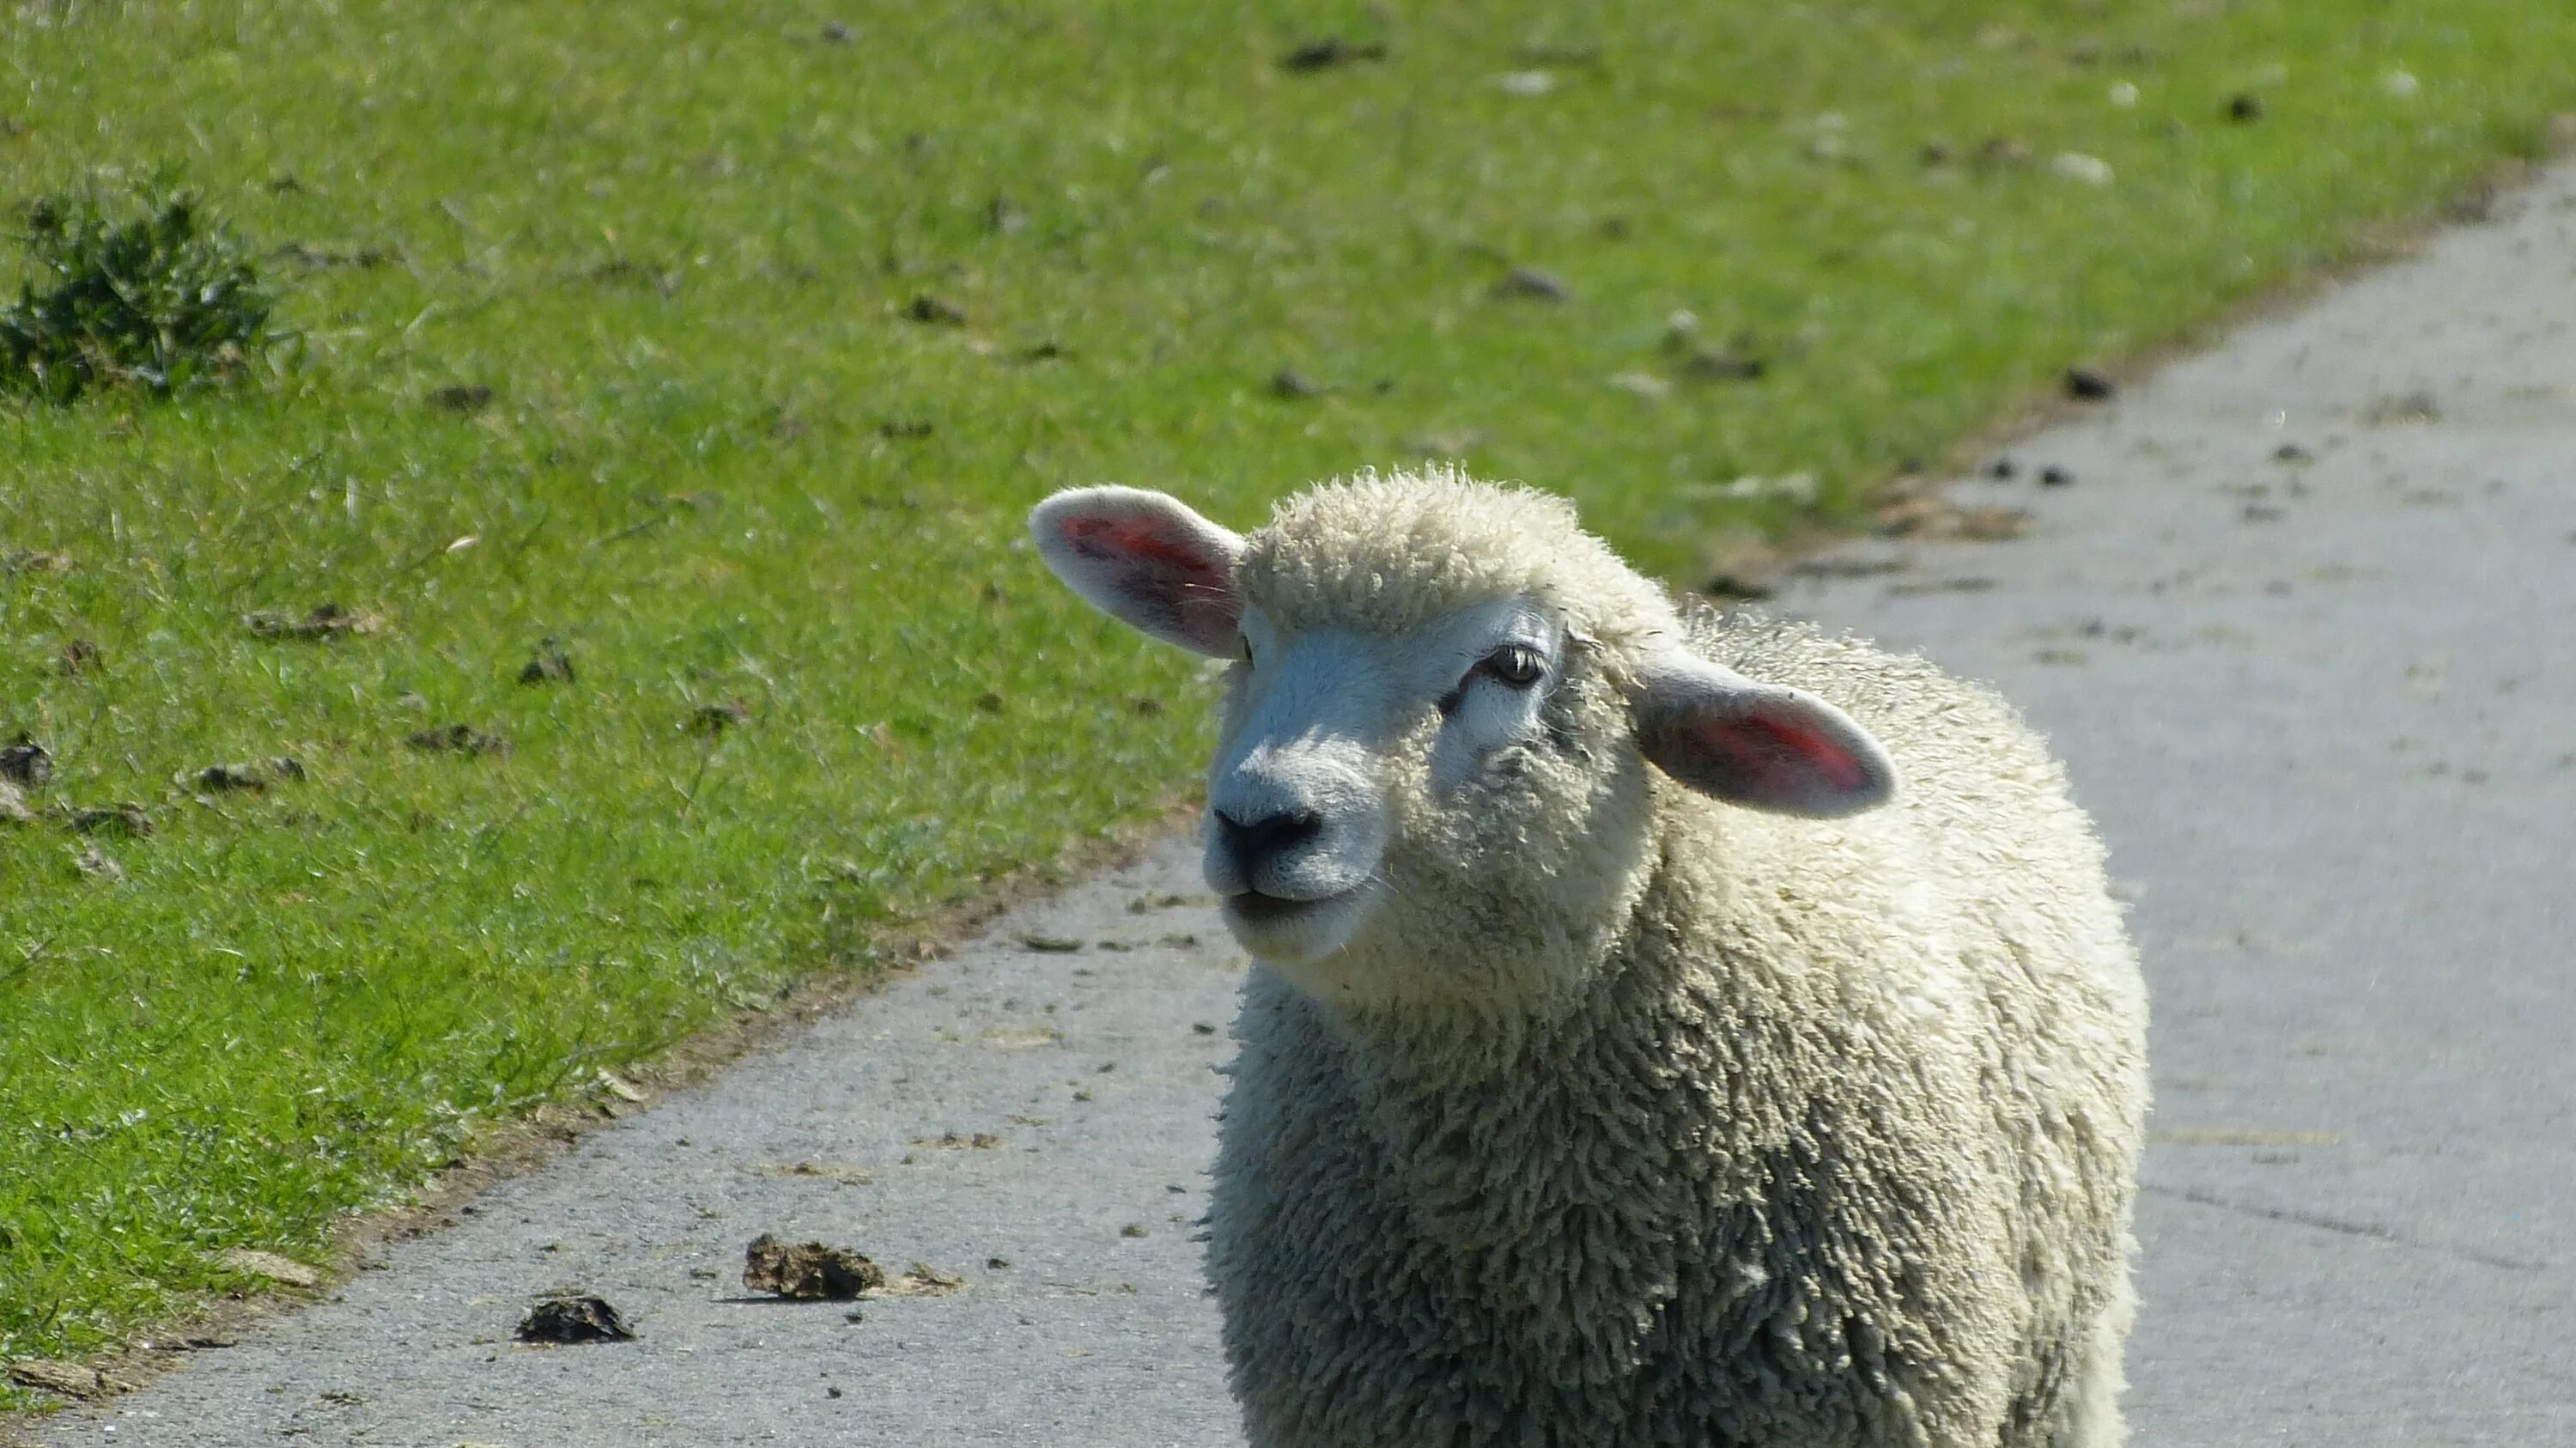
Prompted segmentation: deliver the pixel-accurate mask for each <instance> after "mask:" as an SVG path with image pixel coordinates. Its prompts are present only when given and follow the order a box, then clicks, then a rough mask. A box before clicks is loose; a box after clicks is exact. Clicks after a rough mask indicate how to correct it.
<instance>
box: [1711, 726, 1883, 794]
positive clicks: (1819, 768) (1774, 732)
mask: <svg viewBox="0 0 2576 1448" xmlns="http://www.w3.org/2000/svg"><path fill="white" fill-rule="evenodd" d="M1699 735H1700V740H1701V742H1702V743H1703V744H1705V745H1707V746H1708V748H1710V749H1711V750H1713V751H1715V752H1717V753H1719V754H1722V755H1724V756H1726V758H1727V761H1728V763H1729V765H1730V766H1731V767H1732V768H1733V769H1735V770H1737V771H1739V772H1741V773H1742V774H1743V775H1744V776H1745V777H1746V778H1748V779H1758V780H1765V781H1771V782H1775V783H1776V782H1787V781H1788V780H1790V779H1792V778H1802V777H1805V776H1808V775H1810V774H1822V775H1823V776H1824V777H1825V778H1826V780H1828V781H1829V782H1830V783H1831V784H1832V785H1833V787H1834V788H1835V789H1837V790H1852V789H1859V788H1860V787H1861V786H1863V785H1865V784H1867V783H1868V782H1869V770H1868V769H1867V767H1865V766H1864V765H1863V764H1862V763H1861V762H1860V761H1859V760H1857V759H1854V758H1853V757H1852V756H1851V754H1850V752H1849V751H1848V750H1846V749H1844V748H1843V747H1842V745H1841V744H1839V743H1837V742H1836V741H1835V739H1834V737H1833V736H1832V735H1830V734H1828V733H1826V732H1825V731H1823V730H1821V729H1816V728H1812V727H1810V726H1808V725H1806V724H1802V723H1799V722H1798V721H1796V720H1794V719H1783V718H1779V717H1777V716H1775V715H1770V714H1739V715H1737V716H1735V717H1734V718H1731V719H1721V720H1711V721H1709V722H1708V723H1706V724H1704V725H1702V726H1701V728H1700V730H1699Z"/></svg>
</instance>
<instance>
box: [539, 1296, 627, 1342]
mask: <svg viewBox="0 0 2576 1448" xmlns="http://www.w3.org/2000/svg"><path fill="white" fill-rule="evenodd" d="M518 1336H519V1341H521V1342H632V1341H634V1340H635V1329H633V1328H631V1327H628V1326H627V1325H626V1319H625V1317H624V1316H623V1315H621V1314H620V1313H619V1312H618V1310H617V1309H616V1308H614V1307H611V1306H609V1304H608V1300H607V1299H606V1298H603V1297H591V1296H577V1297H549V1298H547V1299H546V1300H545V1301H543V1302H540V1303H538V1304H537V1305H536V1306H534V1307H531V1308H529V1309H528V1315H527V1316H525V1317H522V1318H520V1319H519V1327H518Z"/></svg>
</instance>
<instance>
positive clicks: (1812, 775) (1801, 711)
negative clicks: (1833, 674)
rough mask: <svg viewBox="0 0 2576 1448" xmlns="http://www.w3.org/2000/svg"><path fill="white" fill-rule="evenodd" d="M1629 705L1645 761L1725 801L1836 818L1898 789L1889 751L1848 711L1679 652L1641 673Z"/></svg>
mask: <svg viewBox="0 0 2576 1448" xmlns="http://www.w3.org/2000/svg"><path fill="white" fill-rule="evenodd" d="M1629 707H1630V708H1631V710H1632V711H1633V712H1634V713H1635V716H1636V722H1637V742H1638V744H1639V746H1640V747H1642V748H1643V749H1644V750H1645V754H1646V757H1647V758H1648V759H1650V760H1653V761H1654V762H1655V764H1656V765H1657V767H1659V768H1661V769H1662V770H1663V771H1664V772H1665V773H1666V774H1669V775H1671V776H1672V777H1673V778H1675V779H1677V780H1680V781H1681V782H1682V783H1684V784H1686V785H1689V786H1690V787H1691V788H1693V789H1696V790H1698V791H1699V792H1700V793H1702V794H1705V795H1709V796H1711V797H1712V798H1716V799H1722V800H1725V801H1727V802H1728V803H1730V804H1740V805H1743V806H1746V807H1747V808H1750V809H1759V810H1769V811H1771V812H1773V813H1775V814H1792V815H1805V816H1808V817H1809V818H1812V819H1832V818H1835V817H1837V816H1841V815H1849V814H1858V813H1860V812H1861V811H1862V810H1865V809H1872V808H1875V807H1876V806H1878V805H1881V804H1885V803H1886V802H1887V799H1888V797H1889V796H1890V795H1892V794H1893V793H1895V791H1896V766H1895V765H1894V764H1892V763H1890V762H1889V761H1888V758H1887V751H1886V750H1885V749H1882V748H1880V747H1879V743H1878V741H1877V740H1875V739H1873V738H1871V737H1870V735H1869V731H1868V730H1866V729H1863V728H1861V727H1860V725H1858V724H1856V723H1854V722H1853V721H1852V717H1851V716H1850V715H1848V714H1846V713H1844V712H1843V711H1842V710H1840V709H1837V708H1835V707H1834V706H1833V705H1831V704H1828V703H1826V702H1825V701H1824V700H1822V699H1819V698H1817V697H1816V696H1815V695H1813V694H1810V693H1807V692H1805V691H1804V690H1800V689H1792V688H1788V687H1786V686H1785V685H1780V684H1765V683H1761V682H1758V681H1756V680H1753V679H1748V678H1746V677H1745V676H1744V675H1742V674H1739V673H1736V672H1735V671H1734V670H1732V669H1727V668H1722V667H1720V666H1718V665H1716V664H1713V663H1710V662H1709V661H1708V660H1706V659H1703V658H1700V657H1698V656H1696V655H1693V654H1687V653H1683V652H1681V651H1680V650H1678V649H1676V650H1671V651H1668V652H1666V653H1664V654H1663V655H1661V656H1659V657H1657V658H1656V659H1654V660H1653V661H1652V662H1650V663H1649V664H1647V665H1646V667H1645V668H1644V669H1643V670H1641V671H1640V672H1639V674H1638V677H1637V684H1636V688H1635V690H1634V691H1633V692H1632V693H1631V694H1630V696H1629Z"/></svg>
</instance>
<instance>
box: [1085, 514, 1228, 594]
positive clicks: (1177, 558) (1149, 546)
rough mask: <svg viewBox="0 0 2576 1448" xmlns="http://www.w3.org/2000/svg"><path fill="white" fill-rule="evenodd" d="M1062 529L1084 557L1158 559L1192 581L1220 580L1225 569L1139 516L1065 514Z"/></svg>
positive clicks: (1146, 560) (1153, 560) (1200, 551)
mask: <svg viewBox="0 0 2576 1448" xmlns="http://www.w3.org/2000/svg"><path fill="white" fill-rule="evenodd" d="M1062 532H1063V535H1064V541H1065V543H1066V545H1067V546H1069V547H1071V548H1072V549H1073V550H1074V551H1075V552H1077V553H1081V554H1083V555H1085V556H1086V557H1091V558H1111V559H1118V558H1124V559H1132V560H1136V561H1141V562H1153V563H1159V564H1161V565H1163V566H1164V567H1166V568H1170V569H1173V570H1175V571H1177V572H1180V573H1186V574H1189V575H1190V576H1191V580H1192V581H1194V582H1196V581H1205V580H1217V581H1223V579H1224V577H1225V570H1224V569H1222V568H1220V567H1218V566H1217V564H1216V562H1215V560H1213V559H1211V558H1209V557H1208V556H1207V554H1206V553H1205V552H1204V551H1202V550H1200V549H1197V548H1194V547H1192V546H1191V545H1190V544H1188V543H1184V542H1176V541H1174V540H1173V539H1172V538H1170V537H1169V536H1167V535H1165V534H1164V533H1162V532H1160V531H1158V530H1157V529H1156V528H1155V527H1154V526H1153V525H1152V524H1151V523H1149V522H1145V521H1142V520H1139V519H1134V518H1099V517H1090V518H1067V519H1065V520H1064V527H1063V529H1062Z"/></svg>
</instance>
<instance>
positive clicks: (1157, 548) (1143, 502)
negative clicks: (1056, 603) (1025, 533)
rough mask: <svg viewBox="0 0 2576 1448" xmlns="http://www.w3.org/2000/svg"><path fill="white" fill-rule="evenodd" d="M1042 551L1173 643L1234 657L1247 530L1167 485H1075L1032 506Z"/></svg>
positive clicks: (1139, 625) (1063, 572)
mask: <svg viewBox="0 0 2576 1448" xmlns="http://www.w3.org/2000/svg"><path fill="white" fill-rule="evenodd" d="M1029 531H1030V532H1031V533H1033V534H1035V535H1036V536H1037V541H1038V556H1039V557H1041V558H1043V559H1045V560H1046V566H1047V567H1049V568H1051V569H1053V570H1055V576H1056V577H1058V578H1061V579H1063V580H1064V581H1065V585H1066V586H1067V587H1069V588H1071V589H1072V590H1073V591H1074V592H1076V593H1078V594H1081V595H1082V596H1083V598H1084V599H1085V600H1087V601H1089V603H1090V604H1091V606H1092V607H1094V608H1096V609H1099V610H1100V611H1101V612H1102V613H1105V614H1107V615H1109V616H1110V617H1111V618H1114V619H1118V620H1120V621H1122V622H1124V623H1126V624H1128V625H1129V626H1130V627H1133V628H1135V629H1137V630H1139V631H1141V632H1143V633H1146V634H1150V635H1152V636H1153V637H1155V638H1158V639H1161V640H1163V641H1164V642H1166V643H1175V644H1179V645H1180V646H1181V647H1182V648H1185V649H1193V650H1196V651H1197V652H1199V653H1202V654H1211V655H1214V656H1216V657H1218V658H1230V657H1232V656H1233V654H1234V651H1235V634H1236V628H1237V626H1238V625H1239V624H1240V623H1241V622H1242V619H1243V595H1242V594H1240V593H1238V592H1236V591H1235V587H1234V565H1235V562H1236V560H1237V559H1240V558H1241V557H1242V556H1243V539H1242V537H1241V536H1239V535H1237V534H1236V533H1234V532H1232V531H1231V530H1229V529H1226V528H1221V527H1219V526H1217V525H1216V524H1214V523H1211V522H1209V521H1208V520H1207V519H1205V518H1202V517H1200V516H1199V515H1198V514H1197V513H1194V512H1192V511H1191V510H1190V508H1189V507H1188V505H1186V504H1184V503H1183V502H1181V500H1180V499H1178V498H1175V497H1173V496H1171V495H1170V494H1168V493H1151V492H1147V491H1145V490H1144V489H1142V488H1114V487H1104V488H1073V489H1070V490H1068V491H1065V492H1061V493H1058V494H1056V495H1055V496H1054V497H1052V498H1049V499H1047V500H1046V501H1045V502H1043V503H1040V504H1038V505H1037V508H1036V510H1035V511H1033V512H1031V513H1030V514H1029Z"/></svg>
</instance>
